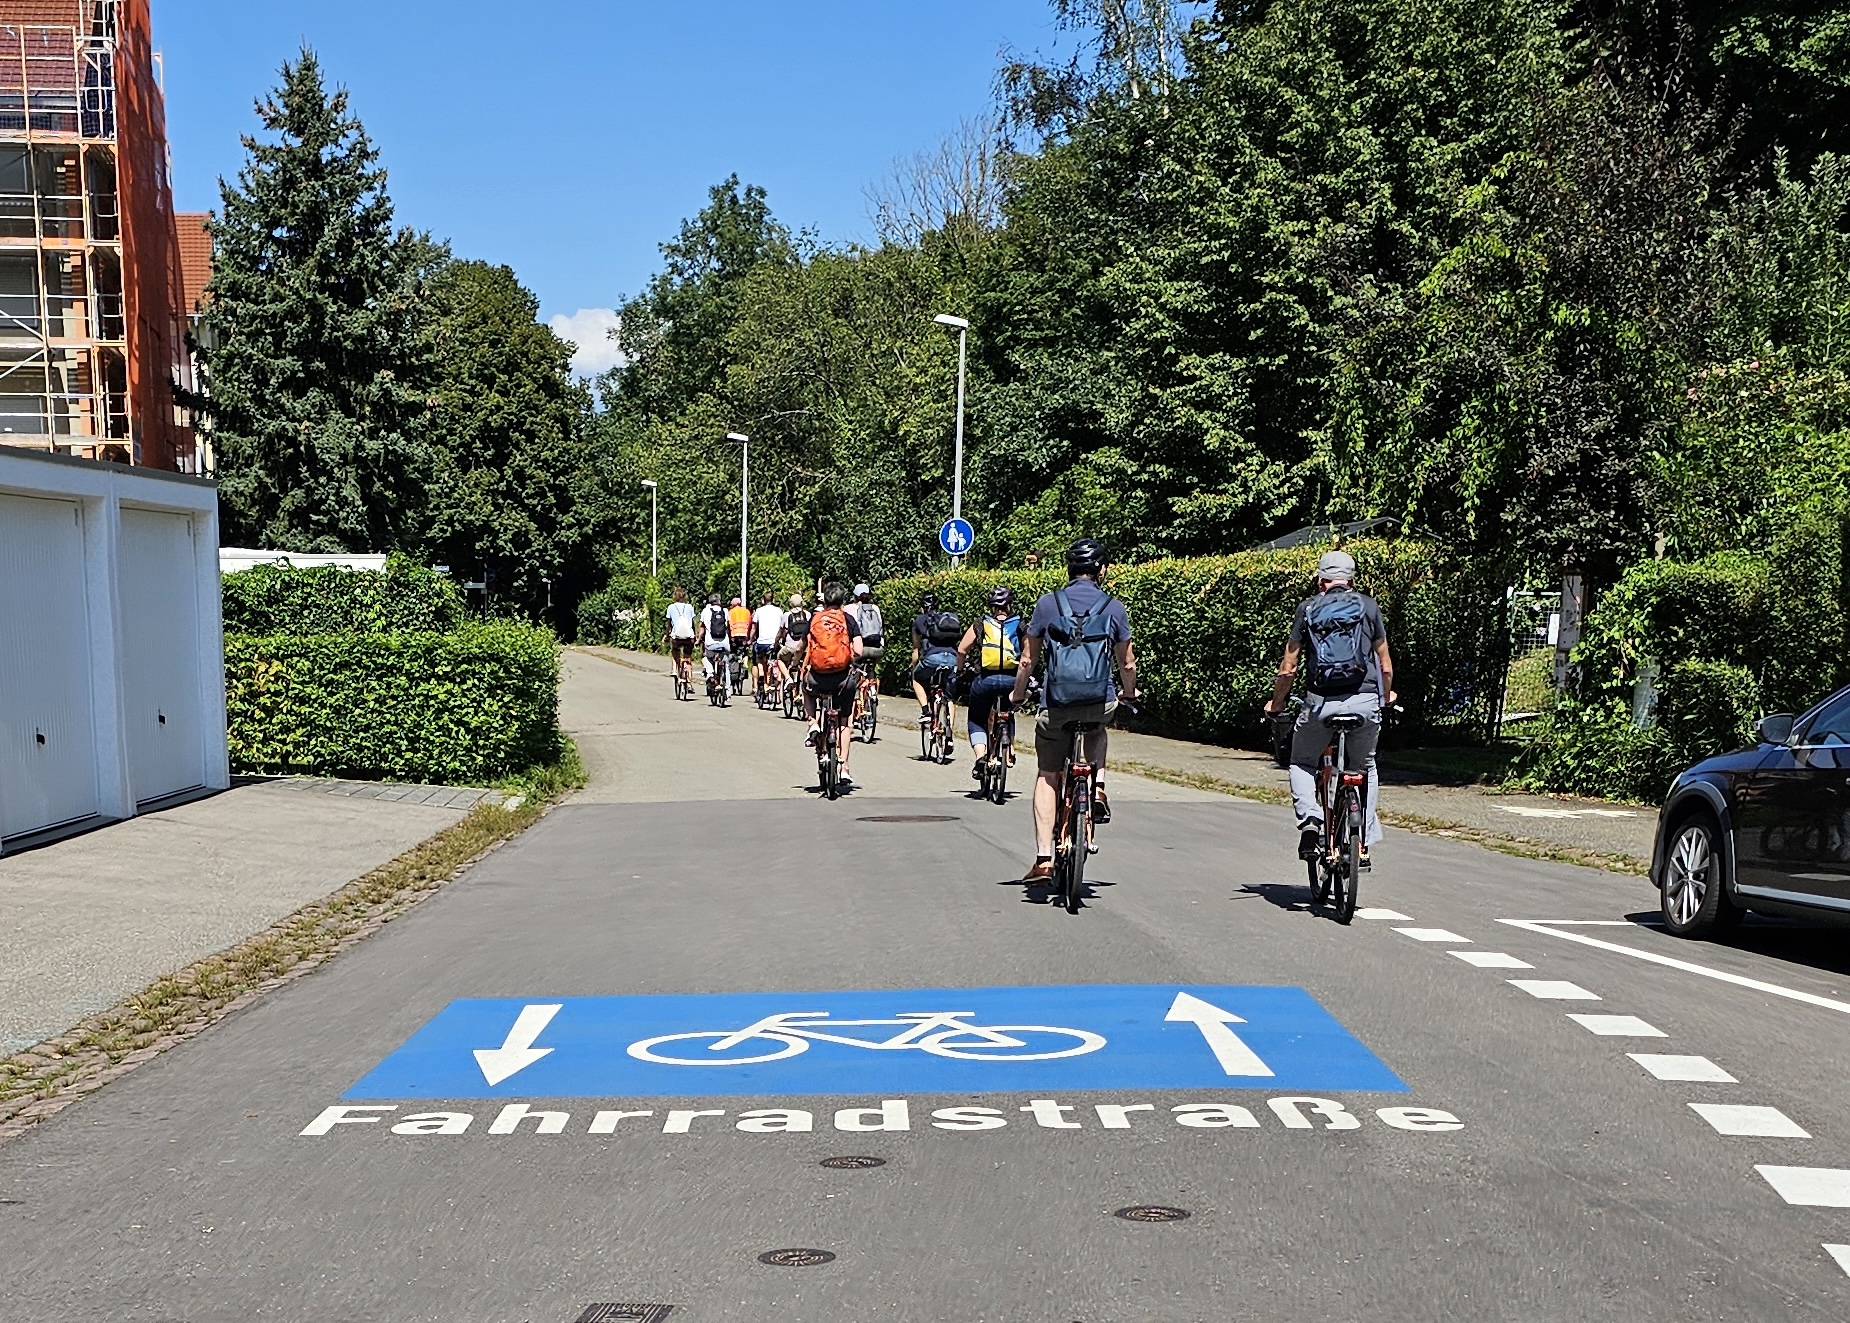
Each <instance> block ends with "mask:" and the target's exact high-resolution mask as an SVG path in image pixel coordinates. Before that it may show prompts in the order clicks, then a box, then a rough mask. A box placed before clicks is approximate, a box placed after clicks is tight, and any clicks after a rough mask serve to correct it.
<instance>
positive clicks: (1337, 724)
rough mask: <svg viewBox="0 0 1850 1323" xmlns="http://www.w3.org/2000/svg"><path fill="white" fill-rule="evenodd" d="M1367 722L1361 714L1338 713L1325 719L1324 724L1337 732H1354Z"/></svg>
mask: <svg viewBox="0 0 1850 1323" xmlns="http://www.w3.org/2000/svg"><path fill="white" fill-rule="evenodd" d="M1364 720H1366V718H1364V717H1363V716H1362V714H1361V713H1360V712H1338V713H1336V714H1335V715H1334V716H1328V717H1325V718H1324V719H1323V724H1324V725H1326V726H1330V727H1333V728H1334V729H1336V730H1354V729H1356V728H1357V727H1358V726H1360V725H1361V724H1362V722H1363V721H1364Z"/></svg>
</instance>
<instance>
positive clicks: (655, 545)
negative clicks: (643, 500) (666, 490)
mask: <svg viewBox="0 0 1850 1323" xmlns="http://www.w3.org/2000/svg"><path fill="white" fill-rule="evenodd" d="M642 485H643V486H645V487H647V488H648V489H649V577H650V578H651V579H655V578H659V577H661V569H660V565H659V562H660V559H661V555H660V552H661V543H660V541H659V539H658V536H657V531H658V529H659V528H660V524H658V523H657V522H656V518H655V515H656V504H655V482H654V480H653V479H650V478H644V479H643V480H642Z"/></svg>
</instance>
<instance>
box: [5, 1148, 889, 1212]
mask: <svg viewBox="0 0 1850 1323" xmlns="http://www.w3.org/2000/svg"><path fill="white" fill-rule="evenodd" d="M817 1165H818V1166H823V1167H832V1168H834V1169H835V1170H837V1171H860V1170H861V1169H862V1168H864V1167H884V1166H886V1159H885V1158H870V1157H867V1156H865V1155H864V1154H860V1153H852V1154H849V1155H848V1156H847V1157H844V1158H824V1159H823V1160H822V1161H821V1162H820V1163H818V1164H817ZM4 1202H5V1200H0V1203H4Z"/></svg>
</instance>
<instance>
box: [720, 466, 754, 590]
mask: <svg viewBox="0 0 1850 1323" xmlns="http://www.w3.org/2000/svg"><path fill="white" fill-rule="evenodd" d="M726 439H727V440H728V441H731V442H734V443H736V444H737V445H738V447H739V600H740V601H741V602H743V601H744V600H745V570H746V567H747V566H748V565H750V564H751V536H750V533H749V532H748V529H749V528H750V523H749V518H750V514H751V502H752V439H751V438H750V437H749V436H746V435H745V433H743V432H728V433H726Z"/></svg>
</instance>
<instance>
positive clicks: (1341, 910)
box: [1336, 786, 1363, 923]
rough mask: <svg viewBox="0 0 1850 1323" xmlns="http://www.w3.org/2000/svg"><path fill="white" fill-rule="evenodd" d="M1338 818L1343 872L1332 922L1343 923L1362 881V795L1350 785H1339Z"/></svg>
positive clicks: (1348, 917) (1351, 912)
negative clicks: (1340, 804)
mask: <svg viewBox="0 0 1850 1323" xmlns="http://www.w3.org/2000/svg"><path fill="white" fill-rule="evenodd" d="M1342 821H1343V848H1342V851H1341V856H1340V862H1339V867H1340V869H1341V871H1342V873H1343V875H1344V876H1343V890H1342V897H1341V899H1340V901H1339V902H1338V904H1337V907H1336V922H1338V923H1347V922H1349V920H1351V919H1353V918H1354V917H1355V902H1356V894H1357V891H1358V889H1359V888H1360V886H1361V883H1362V832H1363V826H1362V798H1361V796H1360V795H1359V794H1357V793H1356V789H1355V787H1354V786H1345V787H1344V788H1343V814H1342Z"/></svg>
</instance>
